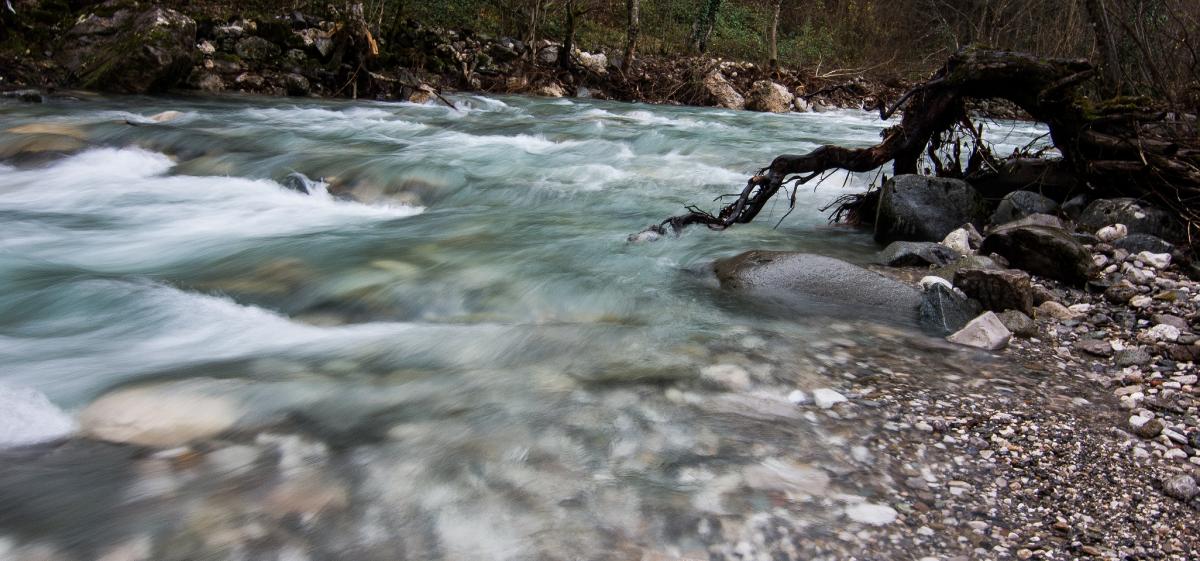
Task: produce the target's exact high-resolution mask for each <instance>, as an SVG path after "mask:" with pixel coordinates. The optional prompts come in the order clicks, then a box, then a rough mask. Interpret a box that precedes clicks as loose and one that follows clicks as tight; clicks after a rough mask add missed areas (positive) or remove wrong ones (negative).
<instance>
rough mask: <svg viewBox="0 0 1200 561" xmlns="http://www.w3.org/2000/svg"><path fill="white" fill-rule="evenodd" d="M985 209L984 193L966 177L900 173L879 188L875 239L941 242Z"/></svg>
mask: <svg viewBox="0 0 1200 561" xmlns="http://www.w3.org/2000/svg"><path fill="white" fill-rule="evenodd" d="M983 213H984V202H983V197H981V196H980V195H979V193H978V192H977V191H975V189H974V188H973V187H971V186H970V185H969V184H967V182H965V181H962V180H958V179H942V178H935V177H925V176H920V175H901V176H898V177H893V178H891V179H889V180H888V182H887V183H885V184H884V185H883V188H882V189H881V190H880V195H879V207H878V211H877V216H876V217H875V239H876V240H877V241H880V242H893V241H928V242H940V241H942V240H944V239H945V238H946V236H947V235H948V234H950V232H953V231H954V230H957V229H958V228H959V227H960V226H962V225H963V224H967V223H978V222H980V221H981V220H982V219H983V216H984V215H983Z"/></svg>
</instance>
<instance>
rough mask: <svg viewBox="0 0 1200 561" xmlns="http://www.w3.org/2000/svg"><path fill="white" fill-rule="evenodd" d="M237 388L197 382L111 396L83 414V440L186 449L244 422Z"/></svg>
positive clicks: (196, 380)
mask: <svg viewBox="0 0 1200 561" xmlns="http://www.w3.org/2000/svg"><path fill="white" fill-rule="evenodd" d="M237 387H238V386H237V385H236V384H227V383H224V382H222V381H218V380H214V379H211V378H208V379H206V378H197V379H192V380H188V381H186V382H181V383H174V384H159V385H153V386H142V387H132V388H126V389H120V390H117V391H115V392H112V393H109V394H106V395H104V396H102V397H101V398H100V399H97V400H96V401H94V402H92V403H91V404H90V405H88V406H87V407H86V408H85V409H84V410H83V412H82V413H80V414H79V428H80V430H81V432H83V434H85V435H87V436H89V437H91V438H94V439H97V440H104V441H107V442H117V443H122V444H136V445H139V446H150V447H159V448H170V447H175V446H182V445H184V444H187V443H189V442H191V441H193V440H199V439H204V438H211V437H213V436H216V435H218V434H221V433H222V432H225V431H227V430H229V429H231V428H233V426H234V424H235V423H237V421H238V419H240V418H241V417H242V411H241V407H239V404H237V403H236V402H235V401H234V400H233V399H232V398H231V397H230V395H229V394H230V390H231V389H235V388H237Z"/></svg>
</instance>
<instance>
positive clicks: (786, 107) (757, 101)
mask: <svg viewBox="0 0 1200 561" xmlns="http://www.w3.org/2000/svg"><path fill="white" fill-rule="evenodd" d="M795 99H796V96H794V95H792V92H790V91H788V89H787V88H785V87H783V86H781V85H779V84H776V83H775V82H772V81H770V80H759V81H757V82H755V83H754V85H753V86H751V87H750V93H749V94H747V95H746V109H749V110H751V111H763V112H768V113H787V112H788V111H791V110H792V101H794V100H795Z"/></svg>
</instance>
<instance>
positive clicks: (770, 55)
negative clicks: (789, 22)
mask: <svg viewBox="0 0 1200 561" xmlns="http://www.w3.org/2000/svg"><path fill="white" fill-rule="evenodd" d="M774 4H775V7H774V10H772V13H773V15H772V16H771V28H770V29H769V30H768V32H767V61H768V62H767V65H768V66H770V68H771V72H775V71H776V70H779V44H778V42H777V41H776V36H777V34H778V32H779V10H780V8H782V7H783V0H774Z"/></svg>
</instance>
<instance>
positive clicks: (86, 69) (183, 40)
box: [60, 7, 196, 93]
mask: <svg viewBox="0 0 1200 561" xmlns="http://www.w3.org/2000/svg"><path fill="white" fill-rule="evenodd" d="M195 45H196V22H195V21H193V20H192V19H191V18H189V17H187V16H185V15H183V14H181V13H179V12H176V11H174V10H169V9H166V8H159V7H154V8H150V9H148V10H145V11H140V12H138V11H134V10H133V9H131V8H122V9H118V10H116V11H115V12H113V13H112V14H110V15H107V16H101V15H97V14H95V13H93V14H89V15H88V16H87V17H86V18H84V19H82V20H80V21H79V23H77V24H76V25H75V27H73V28H72V29H71V30H70V31H68V32H67V35H66V40H65V43H64V45H63V48H62V50H61V55H60V56H61V62H62V63H63V66H65V67H66V68H67V70H69V71H70V72H71V74H72V76H73V77H74V78H75V80H76V81H77V83H78V85H79V86H81V87H84V88H89V89H97V90H103V91H110V92H117V93H147V92H159V91H163V90H166V89H169V88H171V87H174V86H175V85H177V84H179V83H180V82H182V81H183V80H184V79H185V78H187V77H188V74H189V72H190V71H191V68H192V54H193V52H194V51H195Z"/></svg>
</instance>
